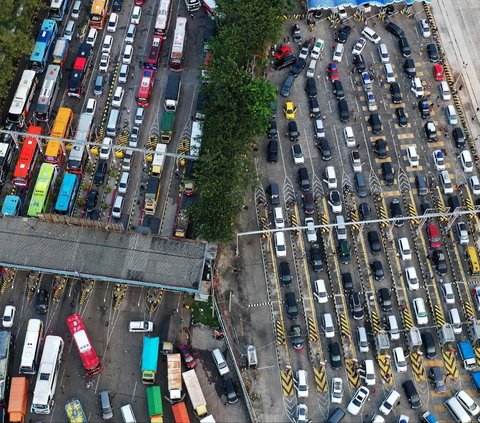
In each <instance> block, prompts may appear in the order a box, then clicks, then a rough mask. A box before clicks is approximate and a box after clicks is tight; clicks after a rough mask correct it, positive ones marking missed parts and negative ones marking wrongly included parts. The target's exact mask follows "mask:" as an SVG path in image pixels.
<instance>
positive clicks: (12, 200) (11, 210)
mask: <svg viewBox="0 0 480 423" xmlns="http://www.w3.org/2000/svg"><path fill="white" fill-rule="evenodd" d="M19 203H20V197H19V196H18V195H7V196H6V197H5V201H4V202H3V206H2V214H3V215H8V216H15V215H16V214H17V209H18V204H19Z"/></svg>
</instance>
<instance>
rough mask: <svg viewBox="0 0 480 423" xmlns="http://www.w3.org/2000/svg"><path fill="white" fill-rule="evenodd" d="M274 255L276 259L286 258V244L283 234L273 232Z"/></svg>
mask: <svg viewBox="0 0 480 423" xmlns="http://www.w3.org/2000/svg"><path fill="white" fill-rule="evenodd" d="M274 238H275V254H276V256H277V257H287V244H286V243H285V234H284V233H283V232H275V236H274Z"/></svg>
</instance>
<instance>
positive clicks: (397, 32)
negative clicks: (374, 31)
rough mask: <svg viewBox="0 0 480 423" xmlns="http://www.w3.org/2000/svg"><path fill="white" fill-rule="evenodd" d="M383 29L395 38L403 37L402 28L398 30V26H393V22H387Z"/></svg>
mask: <svg viewBox="0 0 480 423" xmlns="http://www.w3.org/2000/svg"><path fill="white" fill-rule="evenodd" d="M385 29H386V30H387V31H388V32H390V33H391V34H393V35H395V37H398V38H400V37H404V36H405V32H404V31H403V29H402V28H400V27H399V26H398V25H396V24H394V23H393V22H389V23H387V24H386V25H385Z"/></svg>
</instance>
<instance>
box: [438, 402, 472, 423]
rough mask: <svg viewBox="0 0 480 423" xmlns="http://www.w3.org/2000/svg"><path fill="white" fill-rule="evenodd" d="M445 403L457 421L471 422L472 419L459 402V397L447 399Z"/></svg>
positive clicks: (461, 422)
mask: <svg viewBox="0 0 480 423" xmlns="http://www.w3.org/2000/svg"><path fill="white" fill-rule="evenodd" d="M444 405H445V408H446V409H447V410H448V412H449V413H450V415H451V416H452V417H453V420H455V422H456V423H471V421H472V419H471V418H470V416H469V415H468V414H467V412H466V411H465V410H464V408H463V407H462V406H461V405H460V402H458V400H457V398H455V397H452V398H450V399H448V400H446V401H445V402H444Z"/></svg>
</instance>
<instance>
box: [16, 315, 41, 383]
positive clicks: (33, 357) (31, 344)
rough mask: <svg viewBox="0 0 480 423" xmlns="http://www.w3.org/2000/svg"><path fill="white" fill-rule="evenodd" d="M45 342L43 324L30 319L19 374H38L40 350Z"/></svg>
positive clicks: (37, 320)
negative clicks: (43, 341)
mask: <svg viewBox="0 0 480 423" xmlns="http://www.w3.org/2000/svg"><path fill="white" fill-rule="evenodd" d="M42 340H43V322H42V321H41V320H40V319H30V320H29V321H28V324H27V334H26V336H25V343H24V344H23V351H22V360H21V361H20V370H19V373H20V374H22V375H34V374H35V373H37V365H38V359H39V358H40V348H41V345H42Z"/></svg>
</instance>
